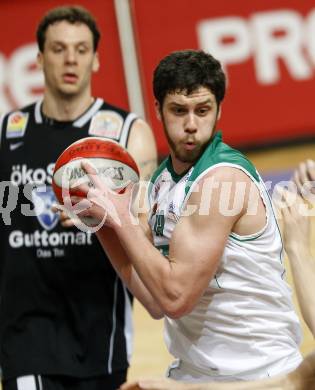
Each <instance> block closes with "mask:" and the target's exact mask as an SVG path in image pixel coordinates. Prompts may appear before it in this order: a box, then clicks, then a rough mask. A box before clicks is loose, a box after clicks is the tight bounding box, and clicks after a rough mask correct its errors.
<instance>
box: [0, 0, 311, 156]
mask: <svg viewBox="0 0 315 390" xmlns="http://www.w3.org/2000/svg"><path fill="white" fill-rule="evenodd" d="M66 3H67V4H78V1H73V0H69V1H67V2H66ZM79 3H80V4H81V5H83V6H85V7H86V8H88V9H89V10H90V11H91V12H92V13H93V14H94V15H95V16H96V18H97V21H98V23H99V26H100V29H101V32H102V39H101V44H100V53H99V54H100V60H101V69H100V71H99V73H98V74H97V75H95V78H94V94H95V95H98V96H102V97H104V98H105V99H106V100H108V101H110V102H112V103H114V104H117V105H120V106H122V107H123V108H128V99H127V93H126V85H125V81H124V73H123V65H122V59H121V52H120V45H119V38H118V31H117V24H116V19H115V10H114V5H113V0H93V1H88V0H81V1H80V2H79ZM129 3H130V6H131V10H132V16H133V23H134V29H135V34H136V40H137V49H138V57H139V62H140V71H141V77H142V81H143V92H144V96H145V102H146V108H147V113H148V118H147V119H148V120H149V121H150V122H151V124H152V126H153V128H154V131H155V134H156V138H157V143H158V147H159V152H160V154H166V153H167V145H166V141H165V138H164V136H163V131H162V127H161V124H160V123H159V122H158V121H157V119H156V118H155V113H154V100H153V97H152V87H151V84H152V72H153V70H154V68H155V66H156V65H157V63H158V62H159V60H160V59H161V58H162V57H163V56H165V55H166V54H168V53H169V52H170V51H174V50H179V49H185V48H200V47H202V48H206V49H207V50H209V51H210V52H213V51H214V52H213V54H215V48H213V46H211V45H212V44H213V42H215V43H216V45H217V46H218V47H219V48H220V50H221V52H222V53H223V54H224V53H225V54H227V55H230V54H231V52H232V49H233V47H237V44H239V43H240V42H241V41H242V39H243V40H244V42H245V41H246V42H245V43H246V44H245V46H246V50H245V54H244V53H243V54H242V50H241V49H237V50H236V51H235V53H234V57H235V58H234V60H233V61H231V60H226V59H225V60H223V63H224V65H225V70H226V72H227V75H228V90H227V96H226V99H225V101H224V104H223V112H222V117H221V120H220V124H219V127H220V128H221V129H222V130H223V134H224V139H225V141H227V142H228V143H231V144H232V145H235V146H238V147H248V146H250V147H251V146H260V145H265V144H271V143H277V142H286V141H290V140H294V139H295V138H301V137H314V135H315V112H314V111H315V110H314V92H315V76H314V70H315V2H314V0H303V1H300V0H273V1H272V2H271V1H265V0H238V1H231V0H221V1H220V2H212V1H209V0H194V1H192V0H171V1H169V0H130V1H129ZM61 4H62V3H60V1H55V0H28V1H27V2H26V1H24V0H2V1H1V3H0V25H1V31H2V34H1V40H0V112H1V111H7V110H10V109H13V108H15V107H17V106H22V105H24V104H26V103H29V102H30V101H33V100H34V99H36V98H37V97H38V94H40V93H41V92H42V76H41V74H40V73H39V72H38V71H37V70H36V67H35V61H34V60H33V59H34V58H35V56H36V46H35V30H36V26H37V23H38V21H39V20H40V18H41V17H42V15H43V14H44V13H45V12H46V11H47V10H48V9H50V8H52V7H54V6H59V5H61ZM227 18H231V19H229V20H228V19H227ZM231 20H232V21H234V22H235V21H236V24H237V25H238V28H239V29H240V30H241V31H242V32H243V38H242V39H241V40H239V38H238V37H237V36H236V35H235V34H234V33H233V31H232V33H231V31H230V28H231V26H232V25H233V23H232V22H231ZM288 20H289V22H288ZM290 21H291V22H292V23H293V24H292V25H290V23H291V22H290ZM201 23H203V26H204V27H205V26H206V27H208V31H207V32H205V30H203V31H204V32H203V33H202V30H201V29H200V26H201ZM286 23H289V27H288V25H287V24H286ZM213 26H217V28H222V29H223V31H224V33H222V34H221V35H220V36H219V38H218V39H217V40H216V39H215V31H217V30H215V29H213ZM290 26H291V27H292V26H293V27H292V28H291V27H290ZM266 42H267V44H266ZM268 42H269V44H268ZM264 44H265V45H264ZM277 45H280V47H281V45H282V46H286V50H285V52H284V53H280V52H279V53H278V52H277ZM273 48H275V51H276V53H273V52H272V49H273ZM219 59H220V58H219ZM265 60H266V61H267V62H266V64H265V65H264V64H261V65H260V66H258V65H257V64H258V63H259V61H260V63H261V62H262V61H265ZM270 66H271V67H273V68H274V71H275V77H273V79H271V80H270V79H269V81H268V80H267V81H266V79H264V77H265V78H266V74H267V76H268V72H267V70H268V69H269V68H270ZM269 70H270V69H269ZM266 72H267V73H266ZM269 76H270V72H269ZM267 78H268V77H267Z"/></svg>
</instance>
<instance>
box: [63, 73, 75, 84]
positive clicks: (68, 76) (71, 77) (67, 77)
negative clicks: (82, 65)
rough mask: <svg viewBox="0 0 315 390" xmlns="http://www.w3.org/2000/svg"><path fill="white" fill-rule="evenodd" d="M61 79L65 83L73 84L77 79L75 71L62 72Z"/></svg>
mask: <svg viewBox="0 0 315 390" xmlns="http://www.w3.org/2000/svg"><path fill="white" fill-rule="evenodd" d="M62 79H63V81H64V82H65V83H67V84H75V83H76V82H77V81H78V76H77V75H76V74H75V73H70V72H67V73H64V74H63V75H62Z"/></svg>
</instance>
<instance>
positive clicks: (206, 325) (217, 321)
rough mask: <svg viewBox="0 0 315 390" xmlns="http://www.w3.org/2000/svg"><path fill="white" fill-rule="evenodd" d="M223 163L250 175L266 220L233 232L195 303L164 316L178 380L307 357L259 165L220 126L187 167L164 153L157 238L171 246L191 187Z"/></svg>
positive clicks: (154, 203)
mask: <svg viewBox="0 0 315 390" xmlns="http://www.w3.org/2000/svg"><path fill="white" fill-rule="evenodd" d="M218 167H231V168H234V169H239V170H242V171H243V172H244V173H245V174H246V175H248V176H249V177H250V179H251V180H252V182H253V184H255V185H256V186H257V188H258V190H259V191H260V195H261V197H262V200H263V202H264V204H265V208H266V214H267V222H266V224H265V226H264V228H263V229H261V231H259V232H257V233H255V234H252V235H248V236H240V235H237V234H235V233H231V234H230V235H229V237H228V239H227V243H226V246H225V248H224V252H223V255H222V258H221V261H220V263H219V266H218V269H217V271H216V275H215V277H214V278H213V280H211V281H210V282H209V286H208V288H207V289H206V291H205V292H204V294H203V296H202V297H201V298H200V300H199V302H197V304H196V306H195V307H194V309H193V310H192V311H191V312H190V313H189V314H187V315H185V316H183V317H181V318H179V319H176V320H174V319H171V318H168V317H165V341H166V344H167V347H168V349H169V351H170V353H171V354H172V355H173V356H175V357H176V358H178V361H176V362H175V364H173V366H172V367H171V369H170V370H169V373H170V377H171V378H174V379H177V380H183V381H191V382H205V381H232V380H254V379H260V378H267V377H269V376H275V375H278V374H280V373H285V372H288V371H291V370H293V369H294V368H296V367H297V366H298V365H299V363H300V362H301V360H302V357H301V354H300V352H299V343H300V339H301V329H300V324H299V321H298V317H297V315H296V313H295V311H294V308H293V304H292V300H291V289H290V288H289V286H288V284H287V283H286V281H285V280H284V274H285V271H284V266H283V262H282V241H281V236H280V232H279V229H278V226H277V222H276V219H275V216H274V213H273V208H272V204H271V201H270V199H269V197H268V193H267V191H266V189H265V186H264V183H263V181H262V180H261V178H260V176H259V175H258V173H257V171H256V169H255V167H254V166H253V165H252V164H251V163H250V162H249V161H248V160H247V159H246V158H245V156H243V155H242V154H241V153H240V152H238V151H236V150H234V149H232V148H230V147H229V146H228V145H226V144H224V143H223V142H222V139H221V133H217V134H216V135H215V137H214V139H213V140H212V142H211V143H210V144H209V146H208V147H207V149H206V150H205V152H204V153H203V155H202V156H201V157H200V159H199V160H198V161H197V162H196V163H195V165H194V166H193V167H191V168H190V169H189V171H188V172H186V173H184V174H183V175H177V174H176V173H175V172H174V170H173V167H172V163H171V160H170V159H167V160H166V161H165V162H164V163H162V165H161V166H160V167H159V168H158V170H157V171H156V173H155V174H154V175H153V178H152V186H151V192H150V209H151V210H152V211H151V215H150V219H149V223H150V225H151V229H152V232H153V238H154V244H155V246H156V247H157V248H158V249H160V250H161V252H162V253H164V254H165V255H167V254H168V245H169V240H170V238H171V236H172V232H173V230H174V229H175V227H176V224H177V223H178V221H179V219H180V218H181V215H182V212H183V210H185V205H186V202H187V201H188V199H189V197H190V194H191V193H192V192H193V191H197V190H198V187H197V186H198V183H199V182H200V180H201V179H202V177H204V176H205V175H206V174H207V173H208V172H209V171H211V170H212V169H215V168H218ZM222 203H223V202H222ZM227 211H228V210H227ZM194 239H196V238H194ZM211 239H212V238H211V237H209V240H211ZM183 240H189V237H183Z"/></svg>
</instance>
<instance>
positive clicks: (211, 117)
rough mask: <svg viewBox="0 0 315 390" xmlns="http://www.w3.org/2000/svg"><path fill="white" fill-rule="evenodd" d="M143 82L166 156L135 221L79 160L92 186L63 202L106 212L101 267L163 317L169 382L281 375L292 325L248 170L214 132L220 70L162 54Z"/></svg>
mask: <svg viewBox="0 0 315 390" xmlns="http://www.w3.org/2000/svg"><path fill="white" fill-rule="evenodd" d="M153 87H154V94H155V98H156V108H157V115H158V117H159V118H160V119H161V120H162V123H163V126H164V130H165V135H166V137H167V139H168V143H169V146H170V156H169V157H168V158H167V159H166V160H165V161H164V162H163V163H162V164H161V165H160V167H159V168H158V169H157V171H156V172H155V174H154V175H153V178H152V179H151V186H150V190H149V212H148V215H147V220H146V221H143V223H142V224H141V225H138V224H135V223H134V220H133V219H132V217H131V215H130V212H129V209H130V207H129V203H130V197H131V189H130V188H129V189H128V190H127V191H126V193H125V194H123V195H119V196H118V195H115V194H111V193H109V192H108V190H107V189H106V186H105V185H104V184H103V183H101V182H100V180H99V178H97V176H95V175H94V170H93V168H92V167H91V166H90V165H88V164H84V168H85V169H86V171H87V172H88V173H89V174H90V176H91V180H92V181H93V182H94V184H95V187H96V188H95V189H91V190H90V192H89V193H88V200H87V199H86V200H83V199H82V198H81V199H73V201H75V202H77V201H81V202H82V204H81V205H82V206H83V205H86V206H87V207H88V208H87V209H86V210H84V211H82V213H81V216H93V217H96V218H99V219H100V220H102V219H103V217H104V214H105V213H106V214H107V218H106V226H104V227H103V228H102V229H100V230H99V231H98V233H97V235H98V238H99V240H100V242H101V244H102V245H103V247H104V249H105V250H106V253H107V255H108V256H109V258H110V260H111V261H112V264H113V266H114V267H115V269H116V271H117V272H118V274H119V275H120V277H121V278H122V280H124V282H125V283H126V285H127V286H128V288H129V289H130V291H132V292H133V294H134V295H135V296H136V297H137V298H138V299H139V300H140V301H141V302H142V303H143V305H144V306H145V307H146V308H147V310H148V311H149V312H150V314H151V315H152V316H153V317H154V318H161V317H164V319H165V341H166V344H167V347H168V349H169V351H170V353H171V354H173V355H174V357H175V358H176V360H175V361H174V363H173V364H172V365H171V367H170V368H169V372H168V376H169V377H170V378H173V379H176V380H180V381H187V382H206V381H231V380H239V381H244V380H256V379H264V378H268V377H271V376H276V375H279V374H283V373H287V372H289V371H292V370H294V369H295V368H296V367H297V366H298V365H299V364H300V362H301V360H302V358H301V355H300V352H299V349H298V346H299V342H300V325H299V321H298V318H297V316H296V314H295V312H294V309H293V305H292V301H291V290H290V288H289V286H288V285H287V283H286V281H285V276H284V275H285V270H284V267H283V261H282V253H283V248H282V241H281V237H280V232H279V229H278V226H277V222H276V219H275V216H274V213H273V208H272V205H271V202H270V200H269V197H268V194H267V191H266V189H265V187H264V184H263V182H262V180H261V178H260V176H259V174H258V173H257V171H256V169H255V167H254V166H253V165H252V164H251V162H250V161H248V160H247V159H246V157H245V156H244V155H242V154H241V153H240V152H238V151H236V150H234V149H232V148H230V147H229V146H228V145H226V144H225V143H224V142H223V141H222V134H221V132H219V131H218V130H217V121H218V119H219V117H220V114H221V103H222V100H223V98H224V94H225V76H224V73H223V71H222V68H221V65H220V63H219V62H218V61H217V60H216V59H215V58H213V57H212V56H211V55H209V54H207V53H205V52H202V51H194V50H184V51H179V52H174V53H171V54H170V55H168V56H167V57H165V58H164V59H162V61H161V62H160V63H159V65H158V66H157V68H156V70H155V72H154V81H153ZM86 191H87V192H88V189H86ZM108 204H111V206H114V209H115V212H116V218H114V215H113V213H112V211H111V208H109V207H108ZM112 209H113V207H112ZM117 216H118V218H117Z"/></svg>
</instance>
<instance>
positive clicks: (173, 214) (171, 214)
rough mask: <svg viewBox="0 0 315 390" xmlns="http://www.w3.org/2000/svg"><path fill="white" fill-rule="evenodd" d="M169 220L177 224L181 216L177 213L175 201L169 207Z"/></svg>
mask: <svg viewBox="0 0 315 390" xmlns="http://www.w3.org/2000/svg"><path fill="white" fill-rule="evenodd" d="M167 218H168V219H170V220H171V221H174V222H175V223H177V222H178V221H179V218H180V216H179V215H178V213H177V210H176V206H175V203H174V202H173V201H172V202H171V203H170V204H169V206H168V213H167Z"/></svg>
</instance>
